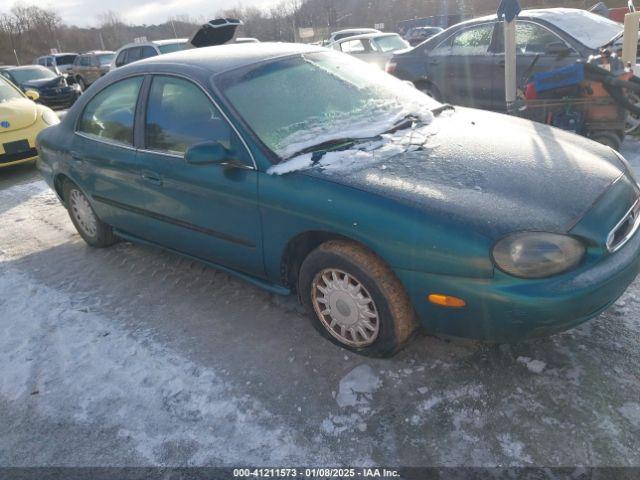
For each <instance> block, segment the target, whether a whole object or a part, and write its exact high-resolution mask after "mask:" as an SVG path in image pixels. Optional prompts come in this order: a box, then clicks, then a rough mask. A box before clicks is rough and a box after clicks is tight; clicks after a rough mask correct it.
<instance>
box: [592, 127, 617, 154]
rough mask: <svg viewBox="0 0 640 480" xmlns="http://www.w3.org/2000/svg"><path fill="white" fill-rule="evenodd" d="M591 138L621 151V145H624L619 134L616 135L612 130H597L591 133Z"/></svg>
mask: <svg viewBox="0 0 640 480" xmlns="http://www.w3.org/2000/svg"><path fill="white" fill-rule="evenodd" d="M590 136H591V140H594V141H596V142H598V143H601V144H603V145H606V146H607V147H611V148H613V149H614V150H615V151H617V152H619V151H620V147H621V146H622V140H621V139H620V136H619V135H616V134H615V133H614V132H612V131H611V132H610V131H606V132H603V131H596V132H592V133H591V135H590Z"/></svg>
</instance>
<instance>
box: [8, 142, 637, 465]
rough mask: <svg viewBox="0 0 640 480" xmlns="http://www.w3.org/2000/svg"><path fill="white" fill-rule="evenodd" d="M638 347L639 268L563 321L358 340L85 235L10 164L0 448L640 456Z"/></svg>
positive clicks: (186, 264)
mask: <svg viewBox="0 0 640 480" xmlns="http://www.w3.org/2000/svg"><path fill="white" fill-rule="evenodd" d="M625 153H626V154H627V156H628V157H630V158H631V160H632V161H634V162H636V163H637V164H639V165H640V143H638V142H629V143H628V144H627V145H626V152H625ZM639 360H640V283H638V282H636V283H634V284H633V285H632V286H631V287H630V289H629V291H628V292H627V293H626V294H625V296H624V297H623V298H622V299H620V301H618V302H617V304H616V305H615V306H614V307H612V308H611V309H610V310H609V311H607V312H606V313H604V314H602V315H601V316H600V317H598V318H597V319H595V320H593V321H591V322H589V323H587V324H585V325H583V326H581V327H580V328H577V329H574V330H572V331H570V332H566V333H564V334H560V335H556V336H554V337H552V338H547V339H541V340H536V341H530V342H527V343H522V344H518V345H502V346H487V345H483V344H480V343H476V342H465V341H445V340H441V339H436V338H432V337H428V336H424V337H421V338H418V339H417V341H415V342H413V343H412V344H411V345H410V347H409V348H408V349H407V350H405V351H403V352H402V353H401V354H399V355H398V356H396V357H395V358H393V359H391V360H371V359H367V358H364V357H359V356H355V355H352V354H350V353H345V351H344V350H341V349H339V348H337V347H335V346H333V345H332V344H330V343H328V342H327V341H325V340H323V339H322V338H321V337H320V336H319V335H318V334H316V333H315V331H314V330H313V328H312V327H311V325H310V324H309V322H308V321H307V320H306V318H305V317H304V316H303V315H302V313H301V312H300V309H299V307H298V306H297V304H296V302H295V301H294V300H292V299H290V298H281V297H277V296H274V295H271V294H269V293H265V292H264V291H261V290H259V289H257V288H255V287H253V286H251V285H248V284H246V283H244V282H242V281H239V280H236V279H234V278H232V277H229V276H228V275H226V274H224V273H221V272H217V271H215V270H212V269H209V268H206V267H203V266H202V265H199V264H197V263H194V262H191V261H188V260H184V259H181V258H179V257H177V256H175V255H172V254H168V253H165V252H162V251H160V250H156V249H152V248H147V247H142V246H136V245H132V244H130V243H120V244H118V245H116V246H114V247H112V248H110V249H107V250H95V249H91V248H89V247H87V246H86V245H85V244H84V243H83V242H82V241H81V239H80V238H79V236H78V235H77V234H76V232H75V230H74V229H73V226H72V224H71V222H70V220H69V219H68V217H67V214H66V211H65V210H64V209H63V207H62V206H60V205H59V203H58V201H57V199H56V198H55V196H54V194H53V193H52V192H51V191H49V190H48V188H47V187H46V185H45V184H44V182H43V181H41V180H40V179H39V177H38V174H37V172H35V170H33V168H31V167H20V168H13V169H10V170H1V171H0V367H1V368H2V373H1V374H0V418H1V419H2V421H1V422H0V466H5V467H6V466H34V465H38V466H50V465H56V466H123V465H127V466H137V465H167V466H194V465H225V466H228V465H235V464H260V465H263V466H264V465H274V466H291V465H325V466H326V465H336V464H351V465H373V464H386V465H406V466H423V465H428V466H449V465H475V466H493V465H502V466H511V465H514V466H515V465H518V466H520V465H545V466H572V465H584V466H629V465H635V466H640V449H638V445H639V444H640V397H639V393H638V392H639V391H640V370H639V369H638V362H639Z"/></svg>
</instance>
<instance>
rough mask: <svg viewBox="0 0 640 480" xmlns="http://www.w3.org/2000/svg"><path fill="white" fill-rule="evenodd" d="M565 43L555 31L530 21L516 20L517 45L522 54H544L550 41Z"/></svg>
mask: <svg viewBox="0 0 640 480" xmlns="http://www.w3.org/2000/svg"><path fill="white" fill-rule="evenodd" d="M557 42H562V43H565V42H564V41H563V40H562V39H561V38H560V37H558V36H557V35H556V34H555V33H553V32H551V31H549V30H547V29H546V28H544V27H542V26H540V25H536V24H534V23H529V22H516V45H517V49H518V53H521V54H525V55H526V54H544V53H545V49H546V46H547V45H549V44H550V43H557Z"/></svg>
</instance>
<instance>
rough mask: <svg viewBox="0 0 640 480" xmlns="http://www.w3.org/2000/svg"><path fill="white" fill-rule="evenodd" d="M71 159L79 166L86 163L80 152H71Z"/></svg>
mask: <svg viewBox="0 0 640 480" xmlns="http://www.w3.org/2000/svg"><path fill="white" fill-rule="evenodd" d="M71 161H72V162H73V164H74V165H76V166H77V167H80V166H82V165H84V158H82V156H81V155H80V154H79V153H76V152H71Z"/></svg>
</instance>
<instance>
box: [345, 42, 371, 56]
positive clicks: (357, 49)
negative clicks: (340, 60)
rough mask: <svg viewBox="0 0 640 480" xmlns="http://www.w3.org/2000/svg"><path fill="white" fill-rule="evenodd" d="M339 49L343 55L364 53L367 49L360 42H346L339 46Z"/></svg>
mask: <svg viewBox="0 0 640 480" xmlns="http://www.w3.org/2000/svg"><path fill="white" fill-rule="evenodd" d="M340 48H342V51H343V52H345V53H364V52H365V51H366V50H367V47H366V45H365V43H364V41H362V40H347V41H346V42H342V43H341V44H340Z"/></svg>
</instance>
